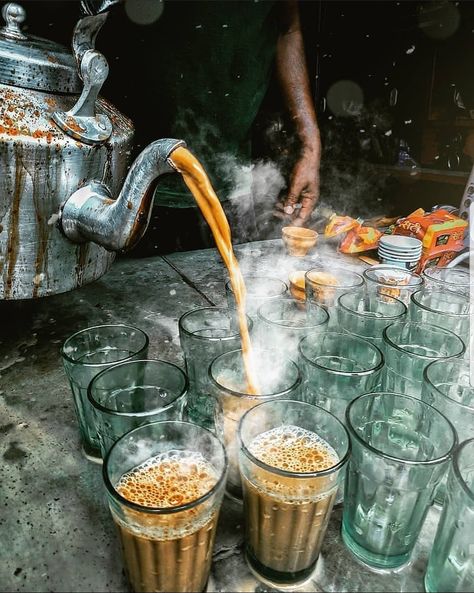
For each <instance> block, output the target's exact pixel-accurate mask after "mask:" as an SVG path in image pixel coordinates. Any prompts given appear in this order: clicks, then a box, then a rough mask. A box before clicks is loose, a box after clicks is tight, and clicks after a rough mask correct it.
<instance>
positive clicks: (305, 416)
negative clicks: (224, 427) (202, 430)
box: [239, 400, 350, 589]
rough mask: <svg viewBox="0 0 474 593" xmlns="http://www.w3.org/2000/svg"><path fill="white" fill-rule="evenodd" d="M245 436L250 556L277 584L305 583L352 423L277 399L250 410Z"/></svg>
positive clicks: (242, 441) (243, 471)
mask: <svg viewBox="0 0 474 593" xmlns="http://www.w3.org/2000/svg"><path fill="white" fill-rule="evenodd" d="M239 443H240V454H239V458H240V471H241V475H242V482H243V490H244V520H245V534H246V535H245V543H246V556H247V562H248V564H249V566H250V568H251V570H252V571H253V572H254V573H255V574H256V575H257V577H258V578H259V579H260V580H262V581H264V582H265V583H266V584H267V585H270V586H272V587H274V588H275V589H280V587H281V586H283V587H284V586H285V585H286V586H288V585H293V586H295V585H299V584H301V583H302V582H304V581H305V580H307V579H308V578H309V577H310V576H311V573H312V572H313V570H314V568H315V566H316V562H317V560H318V556H319V552H320V550H321V545H322V542H323V539H324V536H325V533H326V528H327V525H328V522H329V518H330V515H331V511H332V507H333V504H334V500H335V497H336V492H337V490H338V486H339V484H340V481H341V475H342V472H343V470H344V469H345V465H346V462H347V459H348V457H349V450H350V443H349V436H348V434H347V431H346V429H345V427H344V426H343V424H342V423H341V422H339V420H338V419H337V418H335V417H334V416H333V415H332V414H330V413H328V412H326V411H325V410H323V409H322V408H318V407H317V406H313V405H310V404H306V403H303V402H296V401H288V400H278V401H271V402H266V403H263V404H261V405H259V406H256V407H254V408H252V409H251V410H249V411H248V412H246V413H245V415H244V416H243V417H242V420H241V422H240V426H239ZM311 455H313V456H314V457H313V458H312V459H311Z"/></svg>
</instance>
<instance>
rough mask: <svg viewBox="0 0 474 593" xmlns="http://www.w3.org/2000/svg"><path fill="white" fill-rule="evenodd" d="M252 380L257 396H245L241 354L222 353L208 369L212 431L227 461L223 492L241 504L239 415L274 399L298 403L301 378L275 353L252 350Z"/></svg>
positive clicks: (288, 360)
mask: <svg viewBox="0 0 474 593" xmlns="http://www.w3.org/2000/svg"><path fill="white" fill-rule="evenodd" d="M253 354H254V355H253V366H254V371H255V377H256V379H257V383H258V385H259V387H260V395H252V394H250V393H249V390H248V387H247V381H246V378H245V372H244V365H243V360H242V350H235V351H233V352H226V353H224V354H221V355H220V356H218V357H217V358H216V359H214V360H213V362H212V364H211V366H210V367H209V377H210V381H211V386H212V395H213V396H214V398H215V402H216V406H215V425H216V431H217V433H218V434H219V435H220V437H221V439H222V440H223V442H224V443H225V447H226V450H227V455H228V457H229V475H228V478H227V485H226V492H227V494H228V496H230V497H231V498H233V499H234V500H238V501H240V500H242V482H241V479H240V474H239V462H238V443H237V428H238V424H239V421H240V419H241V418H242V416H243V414H244V413H245V412H246V411H247V410H249V409H250V408H253V407H254V406H256V405H258V404H260V403H262V402H265V401H268V400H274V399H298V397H299V390H300V386H301V375H300V371H299V368H298V366H297V365H296V364H295V363H294V362H293V361H292V360H290V359H289V358H287V357H285V356H284V355H282V354H281V353H280V352H278V351H277V350H255V351H254V353H253Z"/></svg>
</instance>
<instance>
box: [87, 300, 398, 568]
mask: <svg viewBox="0 0 474 593" xmlns="http://www.w3.org/2000/svg"><path fill="white" fill-rule="evenodd" d="M387 297H389V295H385V297H384V298H387ZM341 298H342V295H341ZM389 298H393V297H389ZM269 304H270V303H263V304H261V306H260V308H262V309H263V311H262V313H263V314H259V313H260V312H258V313H257V318H258V320H259V322H263V323H264V322H265V321H266V320H267V318H269V321H270V326H271V327H272V328H273V329H274V327H275V326H276V327H278V326H279V325H281V323H280V322H281V321H282V320H283V322H285V317H286V316H287V315H288V317H289V318H290V320H292V321H293V323H292V324H290V326H291V325H292V326H293V327H292V328H291V329H292V334H293V336H292V341H293V346H292V350H293V351H294V344H295V343H296V342H298V340H300V339H301V336H303V339H302V340H301V343H304V342H305V340H306V341H307V342H308V343H310V338H312V339H313V340H315V339H317V338H316V333H314V332H315V331H319V332H320V333H321V330H322V328H326V326H327V321H328V317H329V314H328V311H327V308H325V307H324V306H323V307H322V308H321V306H319V308H320V311H321V312H323V313H325V315H322V314H320V319H321V320H322V321H321V322H320V323H316V324H315V326H314V327H312V326H311V325H310V324H309V322H308V318H309V316H308V314H307V310H305V309H304V308H303V309H301V304H298V307H299V309H298V313H296V312H295V308H296V306H297V304H296V303H293V305H294V307H291V306H289V305H287V306H286V307H285V306H283V303H282V305H281V306H280V305H279V304H278V303H277V302H276V301H275V302H273V303H271V304H272V307H269ZM325 304H327V303H325ZM323 305H324V304H323ZM265 307H266V308H265ZM313 309H314V306H313ZM275 311H276V314H275V315H274V316H273V318H272V313H273V312H275ZM191 313H193V312H191ZM226 317H227V326H226V327H225V329H227V332H228V333H230V334H231V335H233V338H234V339H235V338H237V339H238V334H236V332H235V319H233V320H232V319H231V320H230V321H229V315H228V314H227V313H226ZM278 317H282V319H279V318H278ZM283 326H285V323H283ZM295 326H296V328H297V330H299V329H301V330H302V331H301V332H300V333H298V331H296V335H295V332H294V331H293V330H294V329H295ZM318 326H320V327H319V330H316V328H317V327H318ZM195 329H196V328H195ZM200 329H205V328H197V329H196V331H197V332H198V333H199V331H200ZM208 329H209V326H208ZM211 329H212V327H211ZM214 329H216V328H214ZM217 329H219V328H217ZM284 329H285V328H284ZM286 329H288V328H286ZM232 332H233V334H232ZM180 333H181V327H180ZM190 333H192V332H190ZM202 333H204V334H205V333H206V332H205V331H204V332H202ZM330 333H331V332H327V331H326V332H324V333H323V334H322V335H325V334H327V335H328V336H329V334H330ZM211 334H212V332H211ZM204 337H208V338H212V337H213V336H212V335H208V336H205V335H204ZM214 337H217V338H219V337H220V338H225V337H226V336H225V335H221V336H214ZM349 337H351V336H349ZM356 339H358V338H356ZM275 341H276V340H272V344H273V345H274V344H275ZM288 341H289V342H290V340H288ZM319 341H322V342H324V341H326V340H325V339H324V340H319ZM327 341H328V343H329V342H330V339H329V337H328V338H327ZM333 341H334V344H335V345H337V342H338V341H339V344H342V343H344V342H347V341H348V336H347V335H346V336H344V335H341V336H338V334H336V337H335V338H334V339H333ZM359 342H361V343H364V342H365V343H364V344H363V346H364V348H367V346H366V344H368V345H369V346H372V347H374V346H373V344H370V343H368V342H366V341H365V340H360V339H359ZM278 343H279V344H280V342H278ZM206 346H207V344H206V342H205V341H204V342H201V343H200V347H201V350H206ZM183 350H185V348H184V346H183ZM349 350H350V348H349ZM353 350H354V352H357V348H353ZM377 350H378V349H377V348H376V347H375V351H377ZM300 351H301V346H300ZM339 353H340V348H337V346H336V355H335V356H336V357H337V356H338V355H339ZM227 354H229V353H227V352H224V353H222V352H221V353H220V355H219V356H217V358H216V361H217V360H218V359H219V358H222V360H221V361H220V362H221V364H220V365H219V364H217V365H216V369H217V372H216V373H215V375H217V376H213V373H212V371H211V370H209V371H208V373H207V377H206V381H207V384H206V385H205V387H204V389H206V390H208V391H209V392H211V391H212V395H213V396H214V398H213V400H215V401H217V402H218V406H217V409H218V411H219V413H218V415H216V413H215V404H213V406H214V418H215V419H218V422H217V425H218V429H219V430H220V431H221V433H222V437H223V438H224V440H225V434H226V433H227V434H228V435H229V436H228V439H227V440H228V442H227V443H226V444H227V445H228V447H227V448H228V450H229V449H230V451H231V453H230V455H231V457H232V464H233V466H234V476H235V475H236V472H235V467H236V454H237V449H236V445H235V443H236V439H235V434H236V427H237V424H238V421H239V419H240V417H241V416H242V414H243V413H244V412H245V411H246V410H248V409H249V408H250V409H253V408H254V407H255V406H256V405H257V404H259V403H261V402H262V401H266V400H273V399H279V398H280V399H281V398H282V397H290V398H292V399H293V398H297V397H298V396H299V393H298V392H299V388H298V381H293V383H292V380H291V372H290V373H289V375H288V376H289V377H290V380H289V383H288V384H287V386H285V382H284V381H283V383H281V384H279V385H277V387H276V388H275V385H274V384H270V383H271V381H270V382H269V379H266V381H267V383H266V384H265V385H264V389H263V392H264V393H263V397H260V396H257V397H251V395H250V394H248V393H246V391H245V389H243V388H242V385H244V383H245V382H244V377H243V365H242V356H241V353H240V352H233V353H232V352H231V353H230V354H232V355H233V358H232V357H230V358H229V357H226V355H227ZM286 354H288V353H286ZM276 355H279V357H280V360H283V359H282V358H281V353H278V352H276V353H272V354H271V355H270V356H267V357H265V356H263V355H260V352H259V358H260V359H261V361H262V366H261V367H260V369H259V375H260V374H262V377H264V376H265V373H266V374H267V375H268V377H270V378H271V377H272V375H274V374H275V369H276V368H279V367H281V366H282V365H281V364H280V361H279V359H278V358H276ZM348 355H350V353H348ZM325 356H326V358H327V359H328V360H331V355H330V354H328V353H326V354H323V355H322V357H321V358H324V357H325ZM353 356H354V355H353ZM190 358H191V355H190ZM342 358H344V357H342ZM356 358H357V356H356ZM382 359H383V358H382ZM211 360H212V358H211ZM231 360H233V364H229V362H230V361H231ZM216 361H215V362H216ZM285 362H291V361H288V359H286V360H285ZM213 364H214V363H213ZM293 365H294V363H293ZM331 365H332V366H333V367H334V366H337V364H336V363H335V362H334V361H333V360H331ZM331 365H330V366H331ZM208 366H209V365H208V364H202V365H198V368H199V369H202V368H204V369H206V368H207V367H208ZM211 366H212V365H211ZM375 366H377V365H375ZM289 367H291V365H289ZM294 370H296V372H298V368H297V366H296V365H294ZM330 370H332V371H334V370H338V369H334V368H332V369H331V368H330ZM339 370H342V371H343V372H347V371H344V369H339ZM204 374H205V375H206V373H204ZM371 374H373V375H374V376H376V374H377V373H369V375H371ZM283 375H285V373H283ZM372 390H373V388H372ZM104 391H105V389H104ZM90 392H91V390H89V396H90ZM361 392H363V391H359V393H361ZM209 394H211V393H209ZM356 395H357V394H356ZM229 396H230V397H229ZM300 397H301V396H300ZM259 398H260V399H259ZM208 399H209V398H208ZM348 401H350V398H349V399H348V400H347V401H346V402H345V403H344V405H343V407H345V405H347V403H348ZM318 403H319V402H318ZM198 407H199V406H198ZM224 411H226V412H228V414H227V421H226V414H225V413H224ZM229 411H230V413H229ZM219 430H218V432H219ZM234 482H236V481H235V480H234ZM235 485H236V486H237V490H236V491H237V492H238V496H239V497H240V496H241V490H240V488H241V484H240V480H239V483H238V484H237V483H235ZM254 568H255V567H254ZM256 570H257V569H256ZM257 572H258V570H257Z"/></svg>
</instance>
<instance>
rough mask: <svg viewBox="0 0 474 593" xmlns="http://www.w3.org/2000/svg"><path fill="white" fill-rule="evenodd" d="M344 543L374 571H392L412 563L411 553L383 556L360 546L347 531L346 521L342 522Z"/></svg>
mask: <svg viewBox="0 0 474 593" xmlns="http://www.w3.org/2000/svg"><path fill="white" fill-rule="evenodd" d="M341 535H342V541H343V542H344V544H345V545H346V547H347V548H348V549H349V550H350V551H351V552H352V553H353V554H354V556H355V557H356V558H357V559H358V560H360V561H361V562H363V563H364V564H366V565H367V566H368V567H369V568H373V569H382V570H383V569H386V570H387V569H392V568H400V567H402V566H403V565H405V564H408V562H409V561H410V553H405V554H399V555H398V556H383V555H381V554H375V553H374V552H370V551H369V550H367V549H366V548H363V547H362V546H361V545H359V544H358V543H357V542H356V541H355V540H354V539H353V538H352V537H351V535H350V534H349V532H348V531H347V529H346V527H345V525H344V521H343V522H342V531H341Z"/></svg>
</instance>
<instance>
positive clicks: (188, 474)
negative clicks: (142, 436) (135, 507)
mask: <svg viewBox="0 0 474 593" xmlns="http://www.w3.org/2000/svg"><path fill="white" fill-rule="evenodd" d="M216 483H217V474H216V471H215V470H214V468H213V467H212V465H211V464H210V463H209V462H207V461H206V460H205V459H204V457H203V456H202V455H201V454H200V453H197V452H194V451H175V450H173V451H168V452H166V453H162V454H160V455H157V456H156V457H151V458H150V459H147V461H145V462H144V463H142V464H141V465H139V466H137V467H135V468H134V469H132V470H131V471H129V472H127V473H125V474H124V475H123V476H122V477H121V478H120V481H119V482H118V484H117V485H116V490H117V492H118V493H119V494H121V495H122V496H123V497H124V498H126V499H127V500H129V501H130V502H133V503H136V504H139V505H142V506H144V507H155V508H166V507H175V506H180V505H183V504H187V503H189V502H193V501H194V500H197V499H198V498H200V497H201V496H204V495H205V494H206V493H207V492H209V491H210V490H211V489H212V488H213V487H214V486H215V484H216Z"/></svg>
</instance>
